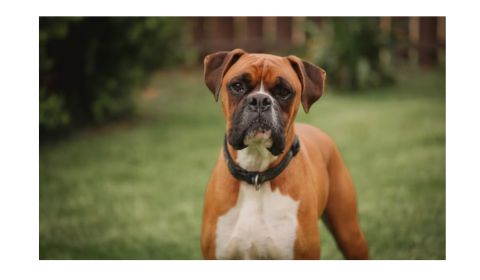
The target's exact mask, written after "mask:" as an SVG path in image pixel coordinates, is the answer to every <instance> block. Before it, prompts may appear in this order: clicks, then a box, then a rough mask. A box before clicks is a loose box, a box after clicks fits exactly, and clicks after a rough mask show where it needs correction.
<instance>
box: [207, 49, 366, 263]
mask: <svg viewBox="0 0 480 280" xmlns="http://www.w3.org/2000/svg"><path fill="white" fill-rule="evenodd" d="M324 79H325V72H324V71H323V70H322V69H320V68H318V67H316V66H314V65H311V64H309V63H307V62H305V61H301V60H300V59H298V58H296V57H293V56H289V57H286V58H282V57H277V56H272V55H265V54H247V53H245V52H244V51H242V50H234V51H231V52H221V53H216V54H212V55H210V56H207V57H206V59H205V81H206V84H207V86H208V87H209V88H210V90H211V91H212V92H213V93H214V94H215V96H216V98H218V96H219V95H220V93H222V95H221V96H222V108H223V112H224V114H225V117H226V120H227V136H226V137H227V138H226V139H228V144H226V146H225V147H226V148H227V149H228V150H227V151H224V152H228V153H227V154H229V155H230V156H231V158H232V159H233V161H234V164H236V165H238V166H239V168H240V169H244V170H246V171H250V172H258V173H261V172H264V171H266V170H267V169H268V170H271V169H272V168H275V167H278V166H279V165H282V164H283V162H284V161H286V163H287V164H288V165H286V168H285V169H282V170H281V172H280V173H279V174H277V175H276V176H275V177H272V178H271V180H268V181H265V182H262V183H260V184H252V183H251V182H248V181H242V180H239V179H237V176H234V174H233V173H232V172H234V171H232V170H231V166H229V164H228V162H227V159H228V157H226V154H225V153H224V152H222V153H221V154H220V156H219V158H218V161H217V163H216V166H215V168H214V170H213V173H212V176H211V178H210V182H209V184H208V189H207V192H206V196H205V205H204V216H203V228H202V240H201V241H202V251H203V255H204V257H205V258H207V259H318V258H319V257H320V239H319V232H318V226H317V222H318V218H319V217H321V216H323V217H325V218H326V220H327V224H328V226H329V228H330V230H331V231H332V233H333V234H334V236H335V239H336V240H337V244H338V245H339V247H340V249H341V250H342V252H343V254H344V255H345V257H346V258H349V259H366V258H368V249H367V245H366V241H365V239H364V237H363V234H362V232H361V230H360V227H359V223H358V219H357V206H356V198H355V191H354V188H353V184H352V181H351V178H350V176H349V174H348V171H347V169H346V167H345V165H344V164H343V161H342V159H341V157H340V154H339V152H338V150H337V148H336V146H335V144H334V143H333V141H332V140H331V139H330V138H329V137H328V136H327V135H326V134H325V133H323V132H322V131H320V130H319V129H317V128H314V127H312V126H308V125H303V124H294V118H295V116H296V113H297V111H298V107H299V104H300V103H302V105H303V107H304V109H305V110H306V111H308V109H309V107H310V106H311V104H312V103H313V102H315V101H316V100H317V99H318V98H319V97H320V96H321V94H322V93H323V88H324ZM295 137H298V143H299V144H300V149H299V151H298V153H295V154H294V156H293V157H292V158H291V160H290V157H289V156H291V154H289V153H290V152H291V151H290V150H292V148H291V147H293V146H294V142H295V141H296V140H295ZM226 143H227V142H226ZM287 157H289V158H288V160H290V161H288V160H287V159H286V158H287ZM256 179H258V176H257V178H256Z"/></svg>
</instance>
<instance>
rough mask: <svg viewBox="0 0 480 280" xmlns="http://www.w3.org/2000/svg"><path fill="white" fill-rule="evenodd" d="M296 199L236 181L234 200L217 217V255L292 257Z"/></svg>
mask: <svg viewBox="0 0 480 280" xmlns="http://www.w3.org/2000/svg"><path fill="white" fill-rule="evenodd" d="M298 204H299V202H298V201H295V200H293V199H292V198H291V197H289V196H285V195H282V194H281V193H280V191H279V189H278V188H277V189H275V191H272V190H271V188H270V182H266V183H264V184H263V185H262V186H261V187H260V189H259V190H258V191H257V190H255V188H254V187H253V186H252V185H248V184H247V183H245V182H242V183H241V184H240V190H239V195H238V200H237V204H236V205H235V207H233V208H231V209H230V210H229V211H228V212H227V213H226V214H225V215H223V216H221V217H220V218H219V219H218V223H217V232H216V234H217V240H216V257H217V259H293V256H294V255H293V249H294V248H293V247H294V242H295V239H296V231H297V224H298V222H297V210H298Z"/></svg>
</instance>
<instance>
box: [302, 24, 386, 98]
mask: <svg viewBox="0 0 480 280" xmlns="http://www.w3.org/2000/svg"><path fill="white" fill-rule="evenodd" d="M377 21H378V19H376V18H328V19H325V20H324V21H323V22H322V24H321V25H320V26H319V25H317V24H315V23H314V22H311V21H307V28H306V32H307V43H306V58H307V59H309V60H311V61H313V62H315V63H317V64H318V65H321V66H322V67H323V68H325V70H326V71H327V77H328V82H329V84H332V85H334V86H336V87H337V88H341V89H347V90H358V89H365V88H373V87H379V86H383V85H386V84H390V83H392V82H393V74H392V69H391V67H392V65H391V58H390V57H391V54H390V51H389V46H390V41H389V40H390V39H389V38H390V37H389V35H388V34H384V33H382V32H381V31H380V30H379V28H378V22H377Z"/></svg>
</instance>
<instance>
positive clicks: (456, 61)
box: [0, 0, 480, 280]
mask: <svg viewBox="0 0 480 280" xmlns="http://www.w3.org/2000/svg"><path fill="white" fill-rule="evenodd" d="M313 3H315V4H313ZM473 3H474V1H472V2H470V4H465V3H464V2H461V1H455V2H453V4H450V5H446V4H444V2H441V3H438V2H434V1H423V2H420V1H410V0H408V1H395V2H393V3H392V1H378V2H377V1H300V0H297V1H293V2H292V1H289V2H285V3H280V2H275V3H274V2H270V1H258V0H257V1H249V0H242V1H229V2H225V1H192V2H191V3H188V2H185V1H175V2H168V3H167V1H144V0H137V1H103V2H100V1H98V0H96V1H91V0H86V1H77V2H72V1H31V2H25V1H18V2H12V3H5V2H3V3H2V4H0V5H1V8H0V10H1V17H0V28H1V32H0V36H1V38H2V40H1V44H0V48H1V49H0V65H1V66H0V67H1V72H0V77H1V78H0V80H1V81H2V82H1V83H0V89H1V91H0V94H1V97H2V99H1V102H0V104H1V107H0V108H1V110H0V114H1V115H0V116H1V117H0V129H1V130H0V131H1V132H2V133H1V140H0V141H1V145H0V156H1V166H0V167H1V168H0V180H1V181H0V188H1V194H0V207H1V211H0V219H1V222H2V223H1V225H2V226H1V230H0V232H1V239H0V240H2V242H1V247H0V254H1V260H2V263H1V267H2V269H1V270H0V271H1V272H0V273H1V276H0V278H2V279H10V278H19V279H24V278H25V279H32V278H35V279H37V278H40V279H82V280H84V279H92V278H93V279H97V278H103V279H112V278H115V279H136V278H145V277H149V278H155V279H159V278H160V279H162V278H165V277H175V278H177V277H181V276H188V277H189V278H191V279H196V278H203V277H208V278H222V279H225V278H228V279H247V277H252V276H253V277H255V276H257V277H265V276H267V277H275V278H277V277H281V278H284V279H323V278H325V279H327V278H349V279H357V278H361V279H362V278H368V279H405V278H407V277H408V278H407V279H409V278H414V279H416V278H424V279H431V278H434V277H442V278H443V277H444V276H446V277H447V278H453V277H455V278H456V279H457V278H459V277H462V276H461V275H463V276H467V275H468V276H469V278H475V275H476V276H477V277H478V270H476V266H475V265H476V263H477V262H478V256H477V255H476V254H475V253H476V252H478V251H479V250H478V249H479V248H478V242H476V239H477V238H478V237H479V236H480V231H479V228H478V223H479V222H478V220H479V219H478V215H479V213H480V211H479V206H478V205H479V204H480V203H479V200H480V196H479V195H478V194H479V193H478V188H480V184H479V179H478V177H477V176H476V175H477V174H478V173H479V172H478V170H479V168H480V166H479V164H478V158H479V157H480V155H479V149H478V145H479V143H480V138H479V135H478V132H477V131H478V127H480V126H479V124H478V122H479V120H480V118H479V113H478V112H479V109H478V107H479V106H480V102H478V101H479V95H480V91H479V89H478V80H479V78H478V76H479V75H480V71H479V70H478V67H479V65H480V63H479V61H478V52H479V46H480V44H479V40H478V35H477V33H478V31H477V28H476V27H477V26H479V24H478V20H477V14H476V11H478V8H476V7H475V6H474V5H473ZM200 14H201V15H205V16H214V15H217V16H225V15H237V16H239V15H251V16H254V15H258V16H259V15H271V16H273V15H277V16H279V15H302V16H314V15H319V16H334V15H342V16H352V15H364V16H378V15H389V16H392V15H397V16H401V15H409V16H415V15H431V16H442V15H446V16H447V20H446V24H447V238H448V240H447V261H369V262H344V261H322V262H311V261H310V262H270V261H265V262H228V261H226V262H207V261H93V262H92V261H38V167H39V166H38V16H39V15H57V16H59V15H69V16H72V15H110V16H112V15H135V16H140V15H144V16H146V15H150V16H160V15H163V16H165V15H172V16H175V15H187V16H193V15H200ZM7 275H9V276H10V277H8V276H7ZM12 276H13V277H12ZM7 277H8V278H7Z"/></svg>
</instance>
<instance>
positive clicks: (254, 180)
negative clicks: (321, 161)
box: [223, 135, 300, 190]
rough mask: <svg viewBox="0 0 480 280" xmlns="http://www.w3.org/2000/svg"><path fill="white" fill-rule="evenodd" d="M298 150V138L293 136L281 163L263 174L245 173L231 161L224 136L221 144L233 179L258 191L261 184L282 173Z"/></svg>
mask: <svg viewBox="0 0 480 280" xmlns="http://www.w3.org/2000/svg"><path fill="white" fill-rule="evenodd" d="M299 150H300V141H298V137H297V136H296V135H295V139H294V140H293V144H292V146H291V147H290V150H289V151H288V153H287V154H286V155H285V157H284V158H283V159H282V161H281V162H280V163H279V164H277V165H276V166H274V167H272V168H269V169H267V170H265V171H263V172H255V171H247V170H245V169H243V168H242V167H240V166H239V165H238V164H236V163H235V161H234V160H233V159H232V156H231V155H230V153H229V151H228V147H227V136H226V135H225V141H224V144H223V154H224V156H225V159H226V161H227V165H228V169H229V170H230V173H231V174H232V175H233V177H235V178H237V179H238V180H240V181H244V182H247V183H249V184H251V185H254V186H255V188H256V189H257V190H258V188H259V187H260V185H261V184H263V183H264V182H266V181H270V180H272V179H273V178H275V177H277V176H278V175H280V173H282V171H283V170H284V169H285V168H286V167H287V166H288V163H289V162H290V160H291V159H292V158H293V157H294V156H295V155H296V154H297V153H298V151H299Z"/></svg>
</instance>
